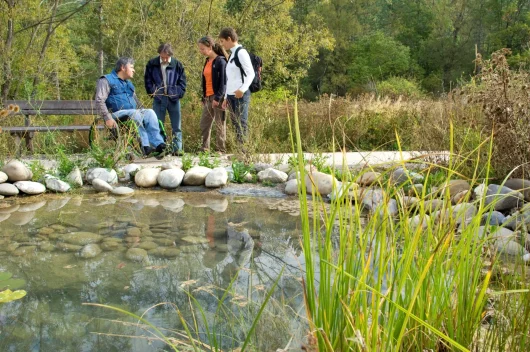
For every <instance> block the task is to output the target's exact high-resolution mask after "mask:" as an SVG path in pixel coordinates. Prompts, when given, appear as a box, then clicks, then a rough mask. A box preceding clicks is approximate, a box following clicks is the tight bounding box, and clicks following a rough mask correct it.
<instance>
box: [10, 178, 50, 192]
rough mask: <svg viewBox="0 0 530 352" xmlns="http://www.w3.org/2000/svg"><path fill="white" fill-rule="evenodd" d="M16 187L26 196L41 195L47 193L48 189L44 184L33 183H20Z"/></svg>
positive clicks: (16, 183)
mask: <svg viewBox="0 0 530 352" xmlns="http://www.w3.org/2000/svg"><path fill="white" fill-rule="evenodd" d="M14 185H15V186H16V187H17V188H18V189H19V190H20V191H21V192H24V193H26V194H31V195H35V194H41V193H44V192H46V187H45V186H44V185H43V184H42V183H38V182H33V181H18V182H15V183H14Z"/></svg>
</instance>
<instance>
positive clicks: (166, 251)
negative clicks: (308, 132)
mask: <svg viewBox="0 0 530 352" xmlns="http://www.w3.org/2000/svg"><path fill="white" fill-rule="evenodd" d="M28 200H29V198H28ZM0 202H3V203H1V204H0V272H10V273H12V274H13V277H14V278H17V279H21V280H23V281H20V280H19V284H18V285H17V286H18V287H14V288H19V289H24V290H26V291H27V293H28V294H27V296H26V297H24V298H23V299H21V300H19V301H15V302H11V303H8V304H4V305H3V306H1V307H0V351H106V352H107V351H121V352H125V351H163V350H169V348H168V347H167V346H166V345H165V344H164V343H162V342H160V341H158V340H157V339H155V338H154V337H153V335H152V334H150V332H148V331H146V330H145V329H143V328H142V326H136V325H135V324H134V323H136V322H137V320H135V319H132V318H127V317H126V316H125V315H124V314H121V313H118V312H115V311H113V310H110V309H105V308H100V307H95V306H90V305H84V303H97V304H105V305H110V306H114V307H119V308H121V309H124V310H126V311H129V312H132V313H135V314H138V315H142V314H144V318H146V319H147V320H148V321H150V322H151V323H153V324H154V325H156V326H157V327H159V328H163V329H167V330H163V331H164V333H165V334H166V335H168V336H171V337H173V338H175V339H176V340H179V341H184V342H186V343H189V341H186V340H187V339H186V338H185V337H183V336H182V335H179V333H184V334H185V331H184V325H183V323H182V322H181V320H180V318H179V314H178V313H177V312H176V310H175V307H177V308H178V310H179V312H180V314H182V317H183V318H184V319H185V320H186V321H187V322H188V324H190V328H191V329H192V330H193V331H195V328H194V326H193V321H194V318H195V319H196V321H197V324H198V330H199V331H200V333H199V335H198V336H199V339H200V340H202V342H204V343H209V339H208V338H207V337H206V335H205V333H204V331H205V330H206V327H205V324H204V321H203V319H202V316H201V313H200V311H199V310H198V309H196V308H192V306H193V304H194V303H193V300H192V299H191V298H190V296H189V294H191V296H193V298H194V299H196V300H197V302H198V304H200V306H201V309H202V310H203V311H204V316H205V317H206V320H208V327H209V328H210V329H212V328H213V329H214V330H215V332H214V334H215V335H216V336H217V339H218V342H217V343H218V344H219V345H220V346H222V347H223V349H225V350H231V349H232V348H235V347H237V346H239V345H241V342H242V341H244V339H245V337H246V331H248V330H249V329H250V325H251V323H252V321H251V319H250V317H251V316H253V315H254V314H255V313H256V312H257V310H258V309H259V303H260V302H261V301H263V299H264V298H265V296H266V295H267V293H268V291H269V289H270V288H271V287H272V286H273V284H274V282H275V281H276V279H277V278H278V277H279V274H280V272H281V270H282V268H283V270H284V272H283V275H282V276H281V278H280V279H279V280H278V288H277V289H276V290H275V291H274V294H273V295H272V298H271V301H270V303H269V304H268V308H267V311H266V313H264V314H263V316H262V319H261V320H260V324H258V326H257V328H256V335H255V338H254V340H253V342H254V343H255V344H257V347H256V349H257V350H262V351H271V350H272V351H274V350H276V349H277V348H283V347H284V346H285V345H286V344H287V343H288V341H289V340H290V338H291V332H292V331H295V330H296V329H300V319H293V318H292V317H295V316H298V315H303V295H302V285H301V282H300V281H301V280H300V278H301V276H302V272H301V270H302V269H301V268H303V267H304V258H303V253H302V250H301V248H300V242H299V237H298V236H299V234H300V231H299V228H300V224H299V217H298V216H296V215H297V211H296V209H291V210H290V209H289V206H286V204H287V203H285V202H286V201H285V200H279V199H267V198H251V197H249V198H246V197H232V196H222V195H218V194H212V193H175V192H162V191H161V192H157V191H150V192H145V193H142V192H140V193H137V194H135V195H134V196H132V197H129V198H114V197H110V196H100V195H95V194H82V195H75V196H71V197H65V196H45V197H39V198H34V199H31V202H29V203H22V204H21V203H9V202H6V201H5V200H4V201H0ZM294 203H297V201H294ZM278 208H280V209H282V211H280V210H278ZM131 249H132V250H131ZM99 251H101V253H99ZM83 256H85V257H87V258H83ZM1 285H2V282H0V286H1ZM0 289H2V287H0ZM227 289H228V290H227ZM226 292H228V294H226V295H225V293H226ZM223 296H225V299H224V302H223V304H222V305H220V304H219V302H220V300H222V298H223ZM162 302H171V303H173V304H174V305H175V306H172V305H169V304H165V305H158V306H155V305H157V304H159V303H162ZM221 306H222V309H221ZM193 307H195V306H193ZM118 319H119V320H118ZM301 330H304V329H301ZM179 349H181V350H182V349H184V350H186V347H185V345H181V346H179Z"/></svg>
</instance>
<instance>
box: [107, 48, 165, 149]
mask: <svg viewBox="0 0 530 352" xmlns="http://www.w3.org/2000/svg"><path fill="white" fill-rule="evenodd" d="M133 76H134V60H133V59H132V58H129V57H122V58H120V59H119V60H118V62H116V67H115V69H114V70H113V71H112V72H111V73H109V74H108V75H105V76H102V77H100V78H99V80H98V82H97V87H96V108H97V109H98V113H99V115H100V116H101V117H102V118H103V119H104V120H105V125H106V126H107V127H108V128H116V127H117V124H116V120H119V119H120V118H124V117H126V116H128V117H129V118H130V119H132V120H134V121H135V122H136V125H137V126H138V131H139V133H140V140H141V143H142V151H143V153H144V155H145V156H150V155H152V154H155V156H156V157H157V158H158V159H162V158H163V157H164V155H165V153H166V144H165V142H164V138H163V137H162V135H161V134H160V127H159V124H158V118H157V117H156V114H155V112H154V111H153V110H152V109H143V108H141V106H142V104H141V102H140V101H139V100H138V97H137V96H136V93H135V91H134V85H133V84H132V82H131V81H130V79H131V78H132V77H133Z"/></svg>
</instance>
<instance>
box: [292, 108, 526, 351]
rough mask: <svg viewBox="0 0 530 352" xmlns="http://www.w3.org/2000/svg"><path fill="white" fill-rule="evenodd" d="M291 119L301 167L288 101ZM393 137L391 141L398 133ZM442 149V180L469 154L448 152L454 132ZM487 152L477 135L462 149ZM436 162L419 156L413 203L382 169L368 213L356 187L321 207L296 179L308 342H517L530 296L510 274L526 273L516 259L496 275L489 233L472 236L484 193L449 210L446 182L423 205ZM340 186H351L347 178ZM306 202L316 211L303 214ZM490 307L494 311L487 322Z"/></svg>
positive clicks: (360, 347) (367, 347)
mask: <svg viewBox="0 0 530 352" xmlns="http://www.w3.org/2000/svg"><path fill="white" fill-rule="evenodd" d="M294 127H295V139H296V153H297V156H298V162H299V171H300V172H301V173H302V174H304V172H305V171H304V168H303V154H302V150H303V149H302V145H303V141H302V134H301V132H300V130H301V129H300V121H299V115H298V109H297V105H296V103H295V105H294ZM454 135H455V134H454V133H451V134H450V136H454ZM396 142H397V143H398V148H400V144H399V143H400V139H399V137H398V136H397V135H396ZM450 149H451V150H450V152H451V153H450V155H451V158H450V160H449V163H448V166H447V167H445V168H444V174H445V175H446V179H445V180H443V183H442V184H445V183H446V182H447V181H449V180H450V179H451V178H455V176H456V177H462V176H463V175H461V174H458V171H457V170H460V169H462V168H463V165H464V164H469V161H470V155H466V156H464V157H456V156H455V153H454V151H455V148H454V144H453V139H450ZM484 149H485V150H484ZM491 150H492V143H489V144H488V143H482V144H481V145H479V147H477V148H476V149H475V150H472V151H471V152H472V153H474V154H475V155H477V156H481V155H483V154H484V153H486V155H491ZM480 163H481V164H485V165H486V168H481V167H480V165H479V163H478V162H477V163H476V164H475V169H474V175H473V177H472V178H471V179H470V180H469V181H470V183H471V184H475V183H478V181H479V177H483V176H485V179H486V180H487V179H488V175H489V173H490V171H491V170H489V167H488V165H490V160H480ZM401 166H402V167H406V165H405V164H403V165H401ZM438 168H439V166H437V165H429V164H428V163H427V167H426V168H425V169H424V173H425V176H426V177H425V180H426V181H425V183H424V187H423V191H422V192H421V194H417V195H416V196H417V197H418V198H419V202H418V203H417V206H415V207H410V206H406V205H405V204H406V198H405V197H404V194H405V192H404V188H403V186H395V185H394V184H392V181H391V177H382V178H381V180H387V181H384V182H383V181H381V182H380V184H379V185H378V188H380V190H381V191H382V194H383V199H382V201H381V203H380V205H379V206H378V208H377V209H375V211H373V212H372V213H371V214H369V215H368V214H367V213H366V211H365V210H364V209H363V206H362V199H361V198H362V196H363V193H362V192H357V193H355V197H354V199H353V200H351V199H350V198H348V195H347V194H348V192H342V194H343V195H342V196H340V197H336V198H335V199H334V200H333V201H332V202H331V207H330V208H329V211H326V207H325V206H324V203H325V202H324V200H323V199H322V198H321V197H320V196H319V194H318V192H316V191H315V189H314V187H313V188H312V192H311V194H310V195H311V197H310V198H311V199H312V200H310V201H308V198H307V195H308V192H307V191H306V181H305V179H304V177H302V178H301V179H300V184H299V197H300V207H301V219H302V232H303V234H302V235H303V238H302V243H303V250H304V256H305V263H306V274H305V300H306V309H307V316H308V317H309V319H310V328H311V334H312V335H313V336H314V341H315V346H314V348H316V349H318V350H319V351H346V350H354V351H403V350H405V351H430V350H432V351H453V350H454V351H470V350H476V351H486V350H491V351H499V350H512V351H517V350H520V351H522V350H525V344H526V340H527V338H528V334H529V330H528V326H529V325H528V324H529V323H530V319H529V315H530V297H529V296H528V288H529V285H528V284H527V283H526V279H521V278H520V277H519V275H521V276H523V278H524V277H525V276H524V275H525V270H524V269H525V268H524V265H523V266H521V265H520V264H519V265H518V266H517V271H519V273H518V274H517V272H516V274H515V275H513V274H511V273H509V274H506V275H504V276H503V277H502V279H501V280H498V279H496V278H495V275H494V273H495V272H497V271H499V270H500V269H499V268H501V262H500V261H499V260H498V257H497V256H493V257H492V258H488V256H487V255H486V253H487V251H484V249H485V248H488V247H489V244H490V242H491V239H489V238H487V237H486V238H482V239H481V238H479V236H478V233H479V226H480V218H481V216H482V214H485V213H487V212H488V211H489V210H491V209H492V205H491V204H490V205H488V206H485V205H484V204H485V203H484V200H483V199H479V200H477V201H475V207H476V208H477V209H478V211H477V213H476V215H474V216H470V217H467V218H466V217H465V216H464V213H463V211H455V210H454V209H453V208H452V206H451V203H450V201H449V195H448V191H447V190H446V191H445V197H444V198H443V199H444V202H443V206H442V207H441V209H440V211H438V212H436V213H434V212H432V209H430V208H429V207H427V206H426V204H428V203H426V201H428V200H431V199H434V198H438V197H439V195H438V194H435V193H434V192H431V190H432V188H431V187H428V180H429V179H430V173H432V172H433V170H435V169H438ZM391 171H392V170H389V171H387V172H391ZM350 179H351V178H350ZM337 187H339V184H337ZM342 187H344V188H345V189H348V188H350V187H354V185H353V182H350V183H346V184H343V185H342ZM446 189H447V188H446ZM442 195H444V193H443V192H442ZM391 197H392V198H395V199H396V200H397V201H398V202H397V203H398V205H399V207H398V212H397V214H396V215H392V214H390V207H389V203H388V201H389V199H390V198H391ZM310 209H311V210H312V213H313V214H318V213H320V214H322V215H321V216H314V217H313V218H311V217H310V216H309V214H310ZM459 224H460V225H459ZM519 261H520V258H519V259H518V263H519ZM494 279H495V280H494ZM492 292H494V294H493V296H495V299H496V300H497V302H498V303H497V304H495V305H494V307H493V308H492V307H491V306H489V305H490V304H491V299H492ZM518 300H519V301H518ZM492 309H493V311H494V312H495V313H494V315H495V316H496V317H497V318H496V319H489V320H486V319H485V317H486V316H487V315H488V311H491V310H492Z"/></svg>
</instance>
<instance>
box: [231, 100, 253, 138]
mask: <svg viewBox="0 0 530 352" xmlns="http://www.w3.org/2000/svg"><path fill="white" fill-rule="evenodd" d="M227 100H228V107H229V110H230V119H231V120H232V124H234V127H235V128H236V135H237V141H238V142H239V143H240V144H243V143H244V142H245V138H246V137H247V133H248V106H249V105H250V90H247V91H246V92H245V93H244V94H243V96H242V97H241V98H239V99H238V98H236V96H235V95H228V96H227Z"/></svg>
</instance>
